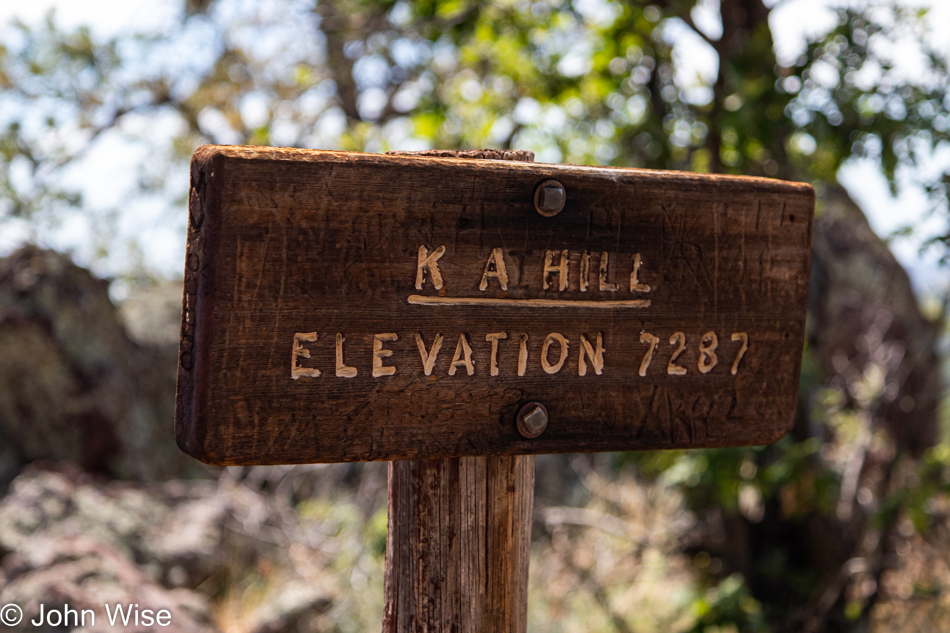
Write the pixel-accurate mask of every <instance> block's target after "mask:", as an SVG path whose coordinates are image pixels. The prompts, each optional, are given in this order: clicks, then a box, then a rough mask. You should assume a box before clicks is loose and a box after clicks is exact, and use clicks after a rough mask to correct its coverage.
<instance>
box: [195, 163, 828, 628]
mask: <svg viewBox="0 0 950 633" xmlns="http://www.w3.org/2000/svg"><path fill="white" fill-rule="evenodd" d="M441 154H442V155H437V156H427V157H419V156H412V155H397V156H382V155H372V154H358V153H343V152H326V151H312V150H288V149H274V148H251V147H212V146H205V147H202V148H199V149H198V151H196V153H195V155H194V158H193V161H192V174H191V176H192V187H191V193H190V203H189V216H190V217H189V230H188V250H187V260H186V270H185V294H184V304H183V318H182V336H181V352H180V356H179V359H180V362H179V375H178V408H177V416H176V433H177V437H178V441H179V445H180V446H181V447H182V448H183V449H184V450H185V451H186V452H188V453H189V454H191V455H193V456H194V457H197V458H198V459H201V460H202V461H205V462H208V463H213V464H244V465H250V464H289V463H310V462H344V461H369V460H414V461H394V462H393V464H391V465H390V494H391V498H390V503H391V506H390V528H391V531H395V532H400V528H399V527H397V526H396V525H395V524H394V523H393V521H394V516H396V517H401V516H402V515H403V514H406V517H403V519H401V520H404V521H408V523H406V525H410V524H411V525H414V526H415V527H413V528H411V529H408V528H405V529H402V532H400V534H402V536H400V537H399V538H400V539H408V540H402V541H400V540H398V539H394V537H393V535H392V534H391V535H390V543H389V546H388V549H387V562H388V563H391V562H393V561H394V560H399V559H402V558H405V559H407V560H408V559H414V560H416V561H417V563H416V564H417V567H416V568H414V569H415V571H412V572H409V571H405V570H403V571H400V570H399V569H390V570H387V598H388V599H387V620H386V623H387V624H386V626H387V627H388V628H387V630H416V629H417V628H418V627H420V626H423V624H422V622H423V621H425V622H428V624H425V625H424V626H423V628H424V627H425V626H436V624H434V623H436V622H442V624H445V628H450V626H449V624H450V623H451V622H455V623H459V622H462V621H465V620H466V619H467V620H469V621H471V622H476V623H477V622H479V621H484V620H485V619H486V618H487V619H489V620H490V621H491V622H493V623H494V624H492V625H491V626H490V628H489V625H487V624H486V625H485V627H486V628H482V629H479V630H486V629H487V630H523V621H524V613H523V608H522V607H518V606H517V605H515V606H514V607H510V606H504V605H502V606H501V607H499V608H498V609H496V610H495V611H492V610H491V609H488V610H487V611H486V610H484V609H483V610H481V611H478V612H474V611H472V609H474V607H471V605H470V603H468V602H466V601H465V600H464V599H463V600H461V601H460V600H459V599H458V598H457V595H463V594H464V591H463V593H462V594H452V593H451V592H448V593H447V592H446V591H443V592H442V593H438V592H434V591H433V588H432V587H431V586H429V587H426V586H425V582H429V583H430V584H431V583H432V582H436V584H437V581H433V580H431V579H433V578H434V579H438V578H443V579H444V578H453V579H461V580H457V581H456V580H451V581H449V584H450V585H451V584H452V583H456V584H458V583H462V584H464V582H466V581H465V580H464V579H466V578H475V577H481V578H482V579H483V580H484V582H485V583H488V584H486V585H484V586H482V585H479V587H478V588H477V589H476V590H473V591H476V593H477V592H481V594H482V595H483V594H485V593H486V592H488V593H491V592H492V591H494V592H496V593H497V594H498V595H499V596H500V595H502V594H505V595H508V596H511V595H517V596H518V598H517V600H518V601H520V602H518V604H521V605H523V604H524V600H523V597H522V594H519V593H518V592H522V593H523V591H524V590H525V585H524V584H523V583H522V580H519V578H520V575H521V571H512V570H515V569H517V570H521V569H522V566H523V570H524V574H526V573H527V550H526V549H525V548H526V547H527V545H526V544H527V543H528V542H529V540H528V538H527V535H529V533H530V520H531V496H530V495H527V496H525V495H520V496H519V495H517V494H514V495H513V494H509V492H508V491H510V490H511V489H512V488H514V489H517V488H526V487H528V486H533V477H534V468H533V458H530V457H528V456H530V455H534V454H539V453H557V452H583V451H616V450H643V449H666V448H693V447H716V446H739V445H750V444H763V443H767V442H771V441H774V440H776V439H778V438H779V437H781V436H782V435H784V434H785V433H786V432H787V431H788V430H789V429H790V428H791V425H792V421H793V416H794V411H795V402H796V394H797V386H798V375H799V371H800V365H801V352H802V346H803V341H804V321H805V302H806V296H807V288H808V278H809V265H810V256H809V255H810V247H811V229H812V217H813V209H814V192H813V190H812V189H811V187H809V186H807V185H801V184H793V183H786V182H780V181H775V180H768V179H760V178H743V177H725V176H709V175H698V174H685V173H676V172H656V171H646V170H635V169H606V168H595V167H577V166H566V165H544V164H535V163H530V162H519V160H520V161H524V160H525V159H526V158H527V156H526V155H524V154H526V153H508V154H507V155H505V153H503V152H494V153H491V152H489V153H488V154H487V156H488V157H491V158H498V159H504V158H508V159H515V160H507V161H506V160H471V159H465V158H464V156H460V155H459V153H453V152H444V153H441ZM481 156H483V157H484V156H486V155H485V154H482V155H481ZM528 160H530V158H528ZM455 458H464V459H455ZM492 473H495V474H496V475H498V478H497V479H496V480H492V477H493V476H495V475H493V474H492ZM400 481H403V482H404V483H402V484H400V483H399V482H400ZM466 481H469V482H470V484H471V485H469V484H465V483H464V482H466ZM493 481H494V483H492V482H493ZM502 481H508V482H515V481H517V482H519V483H517V484H511V485H508V484H507V483H506V484H504V485H501V484H499V483H498V482H502ZM453 482H463V483H462V484H461V485H459V484H456V483H453ZM496 484H498V485H496ZM453 486H454V488H453ZM450 489H451V490H457V492H448V491H449V490H450ZM422 491H424V492H422ZM466 491H467V492H466ZM419 494H424V495H427V496H426V498H427V499H429V500H430V501H426V502H425V503H428V504H429V506H425V508H424V507H423V506H424V505H425V504H418V503H413V504H410V505H409V506H405V505H404V506H398V503H397V509H394V506H393V499H394V498H397V499H398V498H399V497H400V495H402V497H403V498H406V495H410V496H411V498H413V499H415V498H416V496H418V495H419ZM432 504H436V505H432ZM399 508H401V509H399ZM426 508H428V509H426ZM413 512H415V513H416V515H414V516H422V515H425V516H422V518H421V519H419V520H416V519H412V518H411V517H409V514H412V513H413ZM432 512H435V514H432V515H431V516H432V517H436V518H437V517H446V516H457V517H458V520H459V521H461V522H466V521H468V522H474V524H479V525H482V526H483V527H484V526H492V525H493V526H494V527H490V528H488V529H483V530H482V532H481V534H482V535H483V536H472V537H471V538H469V537H466V538H464V539H457V540H455V541H451V540H449V541H445V544H444V545H438V548H443V547H444V548H448V549H452V548H454V551H453V553H452V554H451V556H449V555H448V553H445V552H443V553H445V556H442V555H441V554H439V555H438V556H436V553H433V552H427V551H426V550H425V548H426V547H428V545H426V543H430V541H429V540H427V537H426V535H425V534H424V532H425V531H426V530H429V531H430V532H431V531H434V532H438V531H439V530H440V529H442V527H445V526H442V527H440V526H441V525H442V524H441V523H439V522H438V521H439V520H441V519H438V520H436V519H433V520H432V521H430V520H429V519H428V518H426V517H427V516H429V515H428V514H426V513H432ZM407 513H408V514H407ZM453 513H454V514H453ZM407 517H409V518H407ZM493 517H494V518H493ZM453 520H454V519H453ZM496 520H497V521H496ZM413 521H415V523H413ZM433 521H434V522H433ZM493 521H495V523H493ZM397 523H398V522H397ZM453 525H455V524H453ZM472 534H474V532H472ZM519 534H520V536H519ZM518 538H522V539H523V542H519V541H518ZM479 539H480V540H479ZM416 541H418V542H416ZM423 541H425V542H423ZM519 543H520V544H519ZM492 548H495V549H492ZM492 551H498V552H507V554H504V555H505V556H508V557H509V558H507V559H506V561H505V562H504V563H503V567H504V569H502V570H501V571H500V572H498V573H497V574H496V573H495V572H487V575H486V574H485V573H483V572H484V570H479V569H478V568H476V567H472V565H473V564H474V563H472V561H471V560H469V559H464V558H460V556H461V555H462V554H464V555H465V556H469V557H471V556H475V558H479V556H483V555H484V554H485V552H492ZM466 552H467V554H465V553H466ZM492 556H495V554H492ZM497 556H502V554H500V553H499V554H498V555H497ZM519 557H520V558H519ZM436 559H438V560H436ZM466 560H468V562H465V561H466ZM480 560H484V558H481V559H480ZM512 561H515V562H512ZM439 565H441V566H442V567H438V566H439ZM391 567H392V566H391ZM479 574H482V575H481V576H479ZM423 578H428V579H430V580H426V581H424V582H423V580H420V579H423ZM479 582H481V581H479ZM406 583H415V584H413V585H412V588H411V590H410V591H408V592H404V593H402V594H400V593H399V587H400V586H402V587H405V584H406ZM506 583H507V584H506ZM519 583H521V585H520V586H519ZM453 586H454V585H453ZM485 587H488V589H485ZM453 595H455V596H456V597H455V598H452V597H451V596H453ZM400 596H402V597H400ZM434 596H439V597H437V598H436V597H434ZM453 600H454V602H453ZM450 602H451V603H452V604H449V603H450ZM437 603H438V604H437ZM456 603H457V604H456ZM493 604H495V603H493ZM497 604H501V603H497ZM453 605H454V606H453ZM466 608H467V609H468V611H469V612H468V613H467V616H466V615H459V616H452V618H454V619H452V618H450V620H451V622H450V621H449V620H445V619H444V618H443V615H444V614H446V613H449V612H450V611H452V609H455V611H457V612H459V613H463V612H464V611H465V609H466ZM519 609H520V611H519ZM453 612H454V611H453ZM423 614H428V615H425V616H423ZM492 614H494V615H492ZM446 617H448V616H446ZM473 617H474V618H476V619H475V620H472V618H473ZM426 618H428V619H426ZM440 618H442V619H441V620H440ZM478 618H481V620H479V619H478ZM464 626H467V625H462V628H461V629H460V630H465V629H464ZM472 626H477V624H473V625H472ZM437 628H438V627H437ZM419 630H421V629H419Z"/></svg>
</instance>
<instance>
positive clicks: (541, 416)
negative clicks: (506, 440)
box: [518, 402, 548, 439]
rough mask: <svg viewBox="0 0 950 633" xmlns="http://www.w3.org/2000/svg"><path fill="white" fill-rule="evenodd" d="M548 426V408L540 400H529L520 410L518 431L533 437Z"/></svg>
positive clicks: (525, 435) (529, 437) (527, 436)
mask: <svg viewBox="0 0 950 633" xmlns="http://www.w3.org/2000/svg"><path fill="white" fill-rule="evenodd" d="M547 426H548V410H547V409H546V408H545V407H544V405H543V404H541V403H540V402H529V403H528V404H526V405H524V406H523V407H521V410H519V411H518V432H519V433H521V435H523V436H524V437H526V438H528V439H532V438H535V437H538V436H539V435H541V434H542V433H544V429H546V428H547Z"/></svg>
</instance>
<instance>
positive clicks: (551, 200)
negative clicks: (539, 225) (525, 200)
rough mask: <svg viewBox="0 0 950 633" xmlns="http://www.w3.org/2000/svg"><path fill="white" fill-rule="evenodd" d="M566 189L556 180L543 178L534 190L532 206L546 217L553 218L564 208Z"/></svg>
mask: <svg viewBox="0 0 950 633" xmlns="http://www.w3.org/2000/svg"><path fill="white" fill-rule="evenodd" d="M566 202H567V191H565V190H564V185H562V184H561V183H559V182H558V181H556V180H545V181H544V182H542V183H541V184H540V185H538V187H537V188H536V189H535V190H534V208H535V209H537V211H538V213H540V214H541V215H543V216H544V217H546V218H553V217H554V216H556V215H557V214H558V213H560V212H561V210H563V209H564V203H566Z"/></svg>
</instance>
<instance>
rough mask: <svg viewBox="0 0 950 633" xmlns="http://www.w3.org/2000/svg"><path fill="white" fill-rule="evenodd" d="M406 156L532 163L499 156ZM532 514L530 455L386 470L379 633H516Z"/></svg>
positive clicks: (524, 605)
mask: <svg viewBox="0 0 950 633" xmlns="http://www.w3.org/2000/svg"><path fill="white" fill-rule="evenodd" d="M391 153H394V154H402V152H391ZM405 154H411V155H416V156H418V155H423V156H426V155H428V156H436V157H452V158H488V159H501V160H521V161H531V160H533V159H534V154H533V153H532V152H523V151H507V152H506V151H502V150H477V151H471V152H455V151H445V150H433V151H430V152H406V153H405ZM533 512H534V455H506V456H496V455H492V456H487V457H460V458H447V459H427V460H423V459H420V460H404V461H395V462H390V463H389V531H388V533H387V537H386V577H385V600H386V602H385V604H386V607H385V612H384V615H383V631H384V633H405V632H409V631H412V632H416V631H430V632H441V631H446V632H448V631H459V632H466V631H480V632H482V631H485V632H488V633H492V632H499V633H507V632H509V631H510V632H511V633H524V631H525V630H526V628H527V621H528V563H529V559H530V554H531V523H532V515H533Z"/></svg>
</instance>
